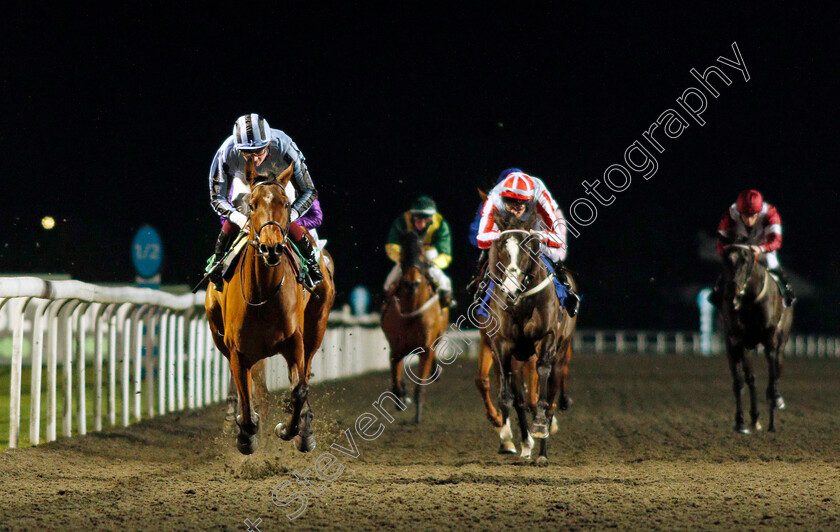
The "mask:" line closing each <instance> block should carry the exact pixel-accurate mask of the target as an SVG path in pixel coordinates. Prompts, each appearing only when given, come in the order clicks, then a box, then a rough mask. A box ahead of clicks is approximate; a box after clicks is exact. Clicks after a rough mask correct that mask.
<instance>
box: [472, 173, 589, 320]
mask: <svg viewBox="0 0 840 532" xmlns="http://www.w3.org/2000/svg"><path fill="white" fill-rule="evenodd" d="M500 210H506V211H508V212H510V213H512V214H513V215H515V216H516V217H517V218H520V219H523V220H527V219H529V218H531V217H532V216H536V217H537V222H536V224H535V225H534V231H535V232H538V233H539V235H540V237H541V240H542V241H541V243H540V253H541V254H542V256H543V257H544V258H545V259H547V261H548V262H550V264H547V265H548V266H549V267H550V268H551V270H552V271H554V270H555V269H556V268H558V267H559V268H560V269H561V270H563V269H564V268H563V265H562V261H563V260H564V259H565V258H566V251H567V248H566V220H565V218H564V217H563V213H562V211H561V210H560V209H559V208H558V206H557V202H555V201H554V198H552V197H551V193H550V192H549V191H548V189H547V188H546V186H545V183H543V182H542V180H541V179H539V178H537V177H533V176H530V175H528V174H526V173H524V172H511V173H509V174H507V176H505V178H504V179H503V180H502V181H501V182H500V183H499V184H497V185H496V186H495V187H494V188H493V190H491V191H490V193H489V194H488V195H487V201H485V202H484V206H483V207H482V209H481V221H480V222H479V228H478V235H477V237H476V241H477V243H478V247H479V248H481V249H488V248H489V247H490V245H491V244H492V242H493V241H494V240H498V239H499V236H500V232H499V229H498V227H496V224H495V222H494V221H493V217H494V216H495V214H496V213H497V212H499V211H500ZM555 282H556V283H555V284H557V283H559V284H560V285H561V286H557V292H558V297H561V298H562V296H563V294H562V293H561V292H562V290H561V287H562V288H565V292H566V293H565V301H562V303H563V306H564V307H565V308H566V312H568V314H569V316H575V315H576V314H577V311H578V305H579V303H580V298H579V297H578V295H577V294H575V292H574V291H573V290H572V286H571V284H570V283H569V282H568V280H567V279H566V275H565V273H564V274H563V275H557V276H555Z"/></svg>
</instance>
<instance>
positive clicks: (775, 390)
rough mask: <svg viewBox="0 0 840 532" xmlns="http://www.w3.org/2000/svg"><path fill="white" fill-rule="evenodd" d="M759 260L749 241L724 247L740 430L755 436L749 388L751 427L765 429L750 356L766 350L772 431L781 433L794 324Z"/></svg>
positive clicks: (727, 328)
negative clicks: (745, 401) (745, 403)
mask: <svg viewBox="0 0 840 532" xmlns="http://www.w3.org/2000/svg"><path fill="white" fill-rule="evenodd" d="M758 259H759V256H758V255H757V254H756V253H754V252H753V251H752V250H751V249H750V248H749V242H747V241H742V240H739V241H736V242H735V243H733V244H729V245H727V246H726V247H725V248H724V256H723V275H724V287H723V298H722V299H723V304H722V308H721V312H722V315H723V326H724V333H725V335H726V355H727V357H728V358H729V369H730V370H731V372H732V378H733V381H734V384H733V391H734V393H735V407H736V410H735V431H736V432H739V433H741V434H749V433H750V428H748V427H746V426H745V424H744V411H743V410H742V408H741V395H742V392H743V389H744V383H745V382H746V384H747V387H748V388H749V390H750V424H751V428H752V430H761V424H760V423H759V422H758V406H757V405H756V396H755V373H754V372H753V364H752V358H751V356H749V352H752V351H754V350H755V349H756V348H757V347H758V346H759V345H762V346H764V355H765V356H766V357H767V363H768V367H769V375H768V378H769V382H768V383H767V394H766V398H767V402H768V404H769V407H770V421H769V426H768V427H767V430H769V431H771V432H773V431H775V430H776V416H775V413H776V409H779V410H781V409H784V407H785V402H784V399H782V396H781V394H780V393H779V385H778V382H779V377H780V376H781V373H782V359H783V355H784V348H785V344H786V343H787V341H788V337H789V336H790V328H791V325H792V323H793V307H792V306H791V307H785V306H784V305H783V299H782V294H781V293H780V291H779V290H778V288H777V285H776V282H775V280H774V279H773V277H772V276H771V275H770V273H769V272H768V270H767V268H766V267H765V266H764V265H763V264H761V262H759V260H758Z"/></svg>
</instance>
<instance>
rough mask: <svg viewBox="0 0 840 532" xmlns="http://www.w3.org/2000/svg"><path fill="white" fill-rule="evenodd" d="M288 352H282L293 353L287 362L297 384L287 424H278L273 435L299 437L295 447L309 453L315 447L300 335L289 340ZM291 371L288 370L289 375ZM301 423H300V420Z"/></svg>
mask: <svg viewBox="0 0 840 532" xmlns="http://www.w3.org/2000/svg"><path fill="white" fill-rule="evenodd" d="M290 343H291V345H290V348H291V349H290V350H288V351H287V350H285V349H284V350H282V351H283V353H287V352H289V353H293V356H292V357H290V358H288V359H287V361H289V362H292V363H293V364H294V366H296V371H295V373H296V374H297V377H298V382H297V384H296V385H295V386H294V388H292V392H291V399H292V414H291V416H290V418H289V422H288V424H285V425H284V424H283V423H280V424H278V425H277V427H275V429H274V431H275V433H276V434H277V435H278V436H280V438H282V439H284V440H286V441H288V440H291V439H292V438H294V437H295V436H300V439H299V440H295V447H297V448H298V450H299V451H301V452H308V451H311V450H312V449H313V448H314V447H315V438H314V436H313V435H312V424H311V421H312V416H313V414H312V409H311V408H310V406H309V403H308V400H309V378H308V375H307V374H306V370H305V360H304V353H303V337H302V335H301V334H300V333H297V334H295V335H294V336H293V337H292V338H291V339H290ZM291 373H292V371H291V370H290V374H291ZM302 418H303V422H302V423H301V419H302Z"/></svg>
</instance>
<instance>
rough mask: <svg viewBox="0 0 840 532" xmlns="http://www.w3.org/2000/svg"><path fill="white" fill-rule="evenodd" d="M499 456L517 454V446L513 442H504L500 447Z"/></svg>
mask: <svg viewBox="0 0 840 532" xmlns="http://www.w3.org/2000/svg"><path fill="white" fill-rule="evenodd" d="M499 454H516V445H514V444H513V442H512V441H503V442H502V443H501V445H499Z"/></svg>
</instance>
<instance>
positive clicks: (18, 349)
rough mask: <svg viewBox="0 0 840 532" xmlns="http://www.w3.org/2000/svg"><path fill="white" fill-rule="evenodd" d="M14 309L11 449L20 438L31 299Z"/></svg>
mask: <svg viewBox="0 0 840 532" xmlns="http://www.w3.org/2000/svg"><path fill="white" fill-rule="evenodd" d="M15 303H18V305H17V306H16V307H17V308H15V307H12V308H14V310H15V312H12V308H10V309H9V318H10V321H11V320H14V321H13V323H14V324H15V325H14V327H15V328H14V333H13V334H14V336H13V338H12V382H11V390H10V393H11V396H10V398H9V448H10V449H15V448H16V447H17V446H18V443H19V437H20V386H21V376H22V372H23V325H24V321H25V320H24V314H25V312H26V304H27V303H29V298H26V299H22V300H20V301H19V302H18V301H15Z"/></svg>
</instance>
